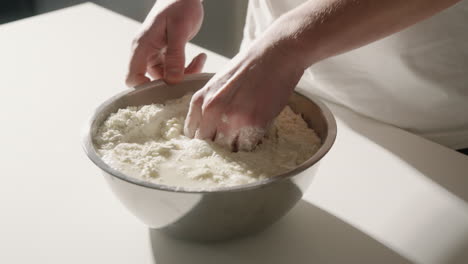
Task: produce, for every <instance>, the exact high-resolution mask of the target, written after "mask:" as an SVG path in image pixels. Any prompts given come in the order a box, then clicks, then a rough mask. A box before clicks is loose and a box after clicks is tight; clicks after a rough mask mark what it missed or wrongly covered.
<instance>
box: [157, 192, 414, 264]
mask: <svg viewBox="0 0 468 264" xmlns="http://www.w3.org/2000/svg"><path fill="white" fill-rule="evenodd" d="M149 235H150V240H151V246H152V249H153V256H154V260H155V263H157V264H180V263H194V264H197V263H203V264H211V263H213V264H215V263H216V264H218V263H223V264H229V263H236V264H238V263H244V264H249V263H255V264H259V263H268V264H280V263H281V264H284V263H295V264H300V263H314V264H321V263H379V264H381V263H392V264H399V263H411V262H410V261H408V260H407V259H405V258H404V257H402V256H400V255H398V254H397V253H395V252H394V251H392V250H391V249H389V248H387V247H386V246H385V245H383V244H381V243H380V242H378V241H376V240H374V239H373V238H371V237H369V236H368V235H366V234H364V233H363V232H361V231H359V230H358V229H356V228H354V227H352V226H351V225H349V224H347V223H345V222H343V221H342V220H340V219H338V218H337V217H335V216H333V215H331V214H329V213H327V212H325V211H324V210H322V209H320V208H318V207H316V206H314V205H312V204H310V203H308V202H305V201H303V200H301V201H300V202H299V203H298V205H297V206H296V207H295V208H294V209H293V210H292V211H291V212H290V213H289V214H288V215H287V216H285V217H284V218H283V219H282V220H280V221H279V222H278V223H277V224H275V225H273V226H272V227H271V228H269V229H267V230H266V231H264V232H263V233H260V234H258V235H254V236H251V237H247V238H243V239H238V240H234V241H229V242H223V243H213V244H200V243H195V242H186V241H180V240H176V239H174V238H171V237H168V236H166V235H164V234H162V233H160V232H159V231H157V230H154V229H153V230H152V229H150V230H149Z"/></svg>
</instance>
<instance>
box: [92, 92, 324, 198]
mask: <svg viewBox="0 0 468 264" xmlns="http://www.w3.org/2000/svg"><path fill="white" fill-rule="evenodd" d="M190 97H191V95H186V96H184V97H182V98H180V99H177V100H173V101H169V102H167V103H166V104H165V105H163V104H153V105H145V106H140V107H127V108H125V109H119V111H118V112H117V113H115V114H112V115H110V116H109V118H108V119H107V120H106V121H105V122H104V123H103V124H102V126H101V127H100V128H99V130H98V133H97V135H96V136H95V138H94V141H95V144H96V147H97V149H98V152H99V154H100V155H101V156H102V159H103V160H104V161H105V162H106V163H108V164H109V165H110V166H111V167H113V168H115V169H117V170H120V171H122V172H123V173H125V174H127V175H129V176H132V177H136V178H140V179H144V180H146V181H149V182H154V183H158V184H165V185H171V186H177V187H184V188H187V189H212V188H216V187H223V186H234V185H240V184H247V183H252V182H255V181H258V180H261V179H264V178H266V177H271V176H275V175H278V174H281V173H284V172H286V171H288V170H291V169H293V168H295V167H297V165H299V164H301V163H303V162H304V161H305V160H307V159H308V158H309V157H310V156H312V155H313V154H314V153H315V152H316V151H317V149H318V147H319V146H320V139H319V138H318V136H317V135H316V134H315V132H314V131H313V130H312V129H310V128H308V127H307V124H306V122H305V121H304V120H303V119H302V118H301V116H300V115H297V114H295V113H294V112H293V111H292V110H291V109H290V108H289V107H286V108H285V109H284V110H283V111H282V112H281V114H280V115H279V116H278V117H277V119H276V120H275V122H274V124H273V125H272V127H271V128H270V130H269V131H268V133H267V135H266V136H265V138H264V139H263V140H262V143H261V144H260V145H258V146H257V147H256V148H255V149H254V150H253V151H252V152H245V151H239V152H231V151H229V150H227V149H224V148H222V147H221V146H218V145H216V144H215V143H213V142H211V141H204V140H198V139H190V138H188V137H186V136H184V134H183V126H184V120H185V115H186V114H187V111H188V106H189V102H190Z"/></svg>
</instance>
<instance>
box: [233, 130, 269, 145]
mask: <svg viewBox="0 0 468 264" xmlns="http://www.w3.org/2000/svg"><path fill="white" fill-rule="evenodd" d="M264 135H265V129H263V128H261V127H252V126H246V127H242V128H241V129H240V130H239V137H238V138H237V147H238V150H241V151H251V150H253V149H254V148H255V147H256V146H257V145H258V143H259V142H260V140H261V139H262V138H263V136H264Z"/></svg>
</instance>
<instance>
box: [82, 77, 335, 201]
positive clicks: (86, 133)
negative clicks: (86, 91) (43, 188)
mask: <svg viewBox="0 0 468 264" xmlns="http://www.w3.org/2000/svg"><path fill="white" fill-rule="evenodd" d="M213 76H214V73H197V74H190V75H186V76H184V80H183V82H185V81H192V80H204V79H210V78H211V77H213ZM164 85H167V84H166V83H165V82H164V81H162V80H154V81H151V82H149V83H145V84H143V85H139V86H137V87H135V88H127V89H125V90H124V91H122V92H120V93H117V94H116V95H114V96H112V97H110V98H109V99H107V100H105V101H104V102H102V103H101V104H100V105H99V106H98V107H97V108H96V109H95V110H94V111H93V114H92V115H91V116H90V117H89V118H88V120H87V122H86V123H85V125H84V126H83V128H82V131H81V145H82V148H83V150H84V152H85V153H86V155H87V156H88V158H89V159H90V160H91V161H92V162H93V163H94V164H95V165H96V166H97V167H99V168H100V169H101V170H102V171H104V172H106V173H107V174H109V175H111V176H112V177H116V178H118V179H120V180H123V181H126V182H128V183H132V184H136V185H139V186H141V187H145V188H149V189H156V190H160V191H168V192H177V193H200V194H207V193H222V192H239V191H246V190H252V189H257V188H264V187H266V186H267V185H269V184H271V183H273V182H278V181H283V180H287V179H290V178H293V177H294V176H295V175H297V174H299V173H300V172H302V171H304V170H306V169H308V168H309V167H311V166H312V165H314V164H316V163H318V162H319V161H320V160H321V159H322V158H323V157H324V156H325V154H327V153H328V152H329V151H330V149H331V147H332V146H333V144H334V142H335V139H336V135H337V126H336V120H335V118H334V116H333V114H332V112H331V111H330V109H329V108H328V107H327V106H326V105H325V104H324V103H322V102H320V101H319V100H317V99H316V98H311V97H310V96H307V95H305V94H302V93H299V92H298V91H296V90H295V91H294V93H296V94H298V95H300V96H303V97H305V98H307V99H309V100H311V101H312V102H313V103H314V104H316V105H317V106H318V107H319V109H320V111H321V112H322V115H323V116H324V118H325V122H326V124H327V136H326V137H325V139H322V144H321V145H320V147H319V149H318V150H317V152H315V153H314V154H313V155H312V156H311V157H310V158H309V159H307V160H306V161H305V162H303V163H302V164H301V165H299V166H298V167H296V168H294V169H292V170H290V171H287V172H286V173H283V174H279V175H276V176H273V177H269V178H266V179H262V180H259V181H257V182H254V183H249V184H243V185H235V186H228V187H217V188H212V189H190V188H185V187H176V186H170V185H163V184H157V183H152V182H148V181H145V180H142V179H138V178H135V177H131V176H127V175H125V174H124V173H122V172H120V171H118V170H116V169H113V168H112V167H110V166H109V165H108V164H107V163H105V162H104V161H103V160H102V159H101V157H100V156H99V155H98V154H97V151H96V148H95V146H94V144H93V139H92V135H91V128H92V125H93V123H94V121H95V119H96V117H97V116H98V114H99V113H100V112H102V110H103V109H105V108H106V107H107V106H108V105H110V104H112V102H114V101H115V100H117V99H119V98H121V97H123V96H125V95H127V94H128V93H131V92H133V91H135V90H140V89H151V88H154V87H158V86H164Z"/></svg>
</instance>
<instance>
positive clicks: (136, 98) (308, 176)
mask: <svg viewBox="0 0 468 264" xmlns="http://www.w3.org/2000/svg"><path fill="white" fill-rule="evenodd" d="M212 76H213V74H207V73H204V74H194V75H189V76H187V77H186V78H185V80H184V81H183V82H181V83H180V84H177V85H170V86H169V85H167V84H166V83H164V82H162V81H153V82H151V83H148V84H145V85H142V86H140V87H138V88H137V89H129V90H126V91H124V92H122V93H119V94H117V95H116V96H114V97H112V98H110V99H109V100H107V101H105V102H104V103H103V104H101V105H100V106H99V107H98V108H97V109H96V111H95V112H94V114H93V115H92V116H91V118H90V120H89V122H88V123H87V124H86V126H85V128H84V131H83V147H84V150H85V152H86V154H87V155H88V157H89V158H90V159H91V161H92V162H94V164H96V165H97V166H98V167H99V168H100V169H101V170H102V172H103V174H104V176H105V178H106V180H107V182H108V183H109V185H110V187H111V189H112V191H113V192H114V194H115V195H116V196H117V198H118V199H119V200H120V201H121V202H122V203H123V204H124V205H125V206H126V207H127V208H128V210H130V211H131V212H132V213H133V214H134V215H135V216H136V217H138V218H139V219H140V220H141V221H143V222H144V223H145V224H146V225H148V226H149V227H151V228H156V229H160V230H161V231H163V232H166V233H168V234H170V235H173V236H176V237H178V238H182V239H188V240H198V241H215V240H224V239H229V238H234V237H239V236H244V235H247V234H252V233H255V232H257V231H260V230H262V229H264V228H266V227H268V226H269V225H271V224H272V223H274V222H275V221H277V220H278V219H279V218H281V217H282V216H283V215H285V214H286V213H287V212H288V211H289V210H290V209H291V208H292V207H293V206H294V205H295V204H296V203H297V202H298V201H299V200H300V199H301V197H302V195H303V193H304V192H305V191H306V189H307V188H308V187H309V185H310V183H311V182H312V179H313V177H314V175H315V173H316V171H317V168H318V165H319V161H320V160H321V159H322V158H323V157H324V156H325V154H326V153H327V152H328V151H329V150H330V148H331V147H332V145H333V142H334V140H335V137H336V123H335V119H334V118H333V115H332V114H331V112H330V110H328V108H327V107H326V106H325V105H324V104H322V103H320V102H319V101H318V100H317V99H312V98H306V97H305V96H303V95H300V94H299V93H294V94H293V95H292V96H291V98H290V101H289V105H290V106H291V108H292V109H293V110H294V111H295V112H296V113H301V114H302V116H303V117H304V119H305V120H306V121H307V123H308V124H309V126H310V127H311V128H313V129H314V130H315V131H316V132H317V134H318V135H319V136H320V138H321V140H322V146H321V147H320V148H319V150H318V151H317V152H316V153H315V154H314V155H313V156H312V157H310V159H308V160H307V161H306V162H304V163H303V164H301V165H300V166H298V167H297V168H295V169H294V170H292V171H289V172H287V173H284V174H281V175H278V176H275V177H272V178H269V179H265V180H262V181H259V182H256V183H253V184H248V185H242V186H235V187H225V188H219V189H216V190H212V191H190V190H186V189H183V188H182V189H181V188H174V187H171V186H165V185H159V184H154V183H150V182H145V181H142V180H139V179H137V178H133V177H130V176H127V175H125V174H123V173H121V172H119V171H117V170H114V169H113V168H111V167H110V166H109V165H107V164H106V163H104V161H103V160H102V159H101V158H100V157H99V156H98V154H97V153H96V149H95V147H94V144H93V136H94V135H95V133H96V131H97V129H98V127H99V126H100V124H101V123H102V122H103V121H104V120H105V119H106V118H107V117H108V116H109V114H111V113H114V112H116V111H117V110H118V109H119V108H125V107H127V106H138V105H144V104H151V103H163V102H165V101H166V100H168V99H174V98H178V97H181V96H183V95H184V94H186V93H188V92H193V91H196V90H198V89H200V88H202V87H203V86H204V85H205V83H206V82H207V81H208V80H209V79H210V78H211V77H212Z"/></svg>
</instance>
